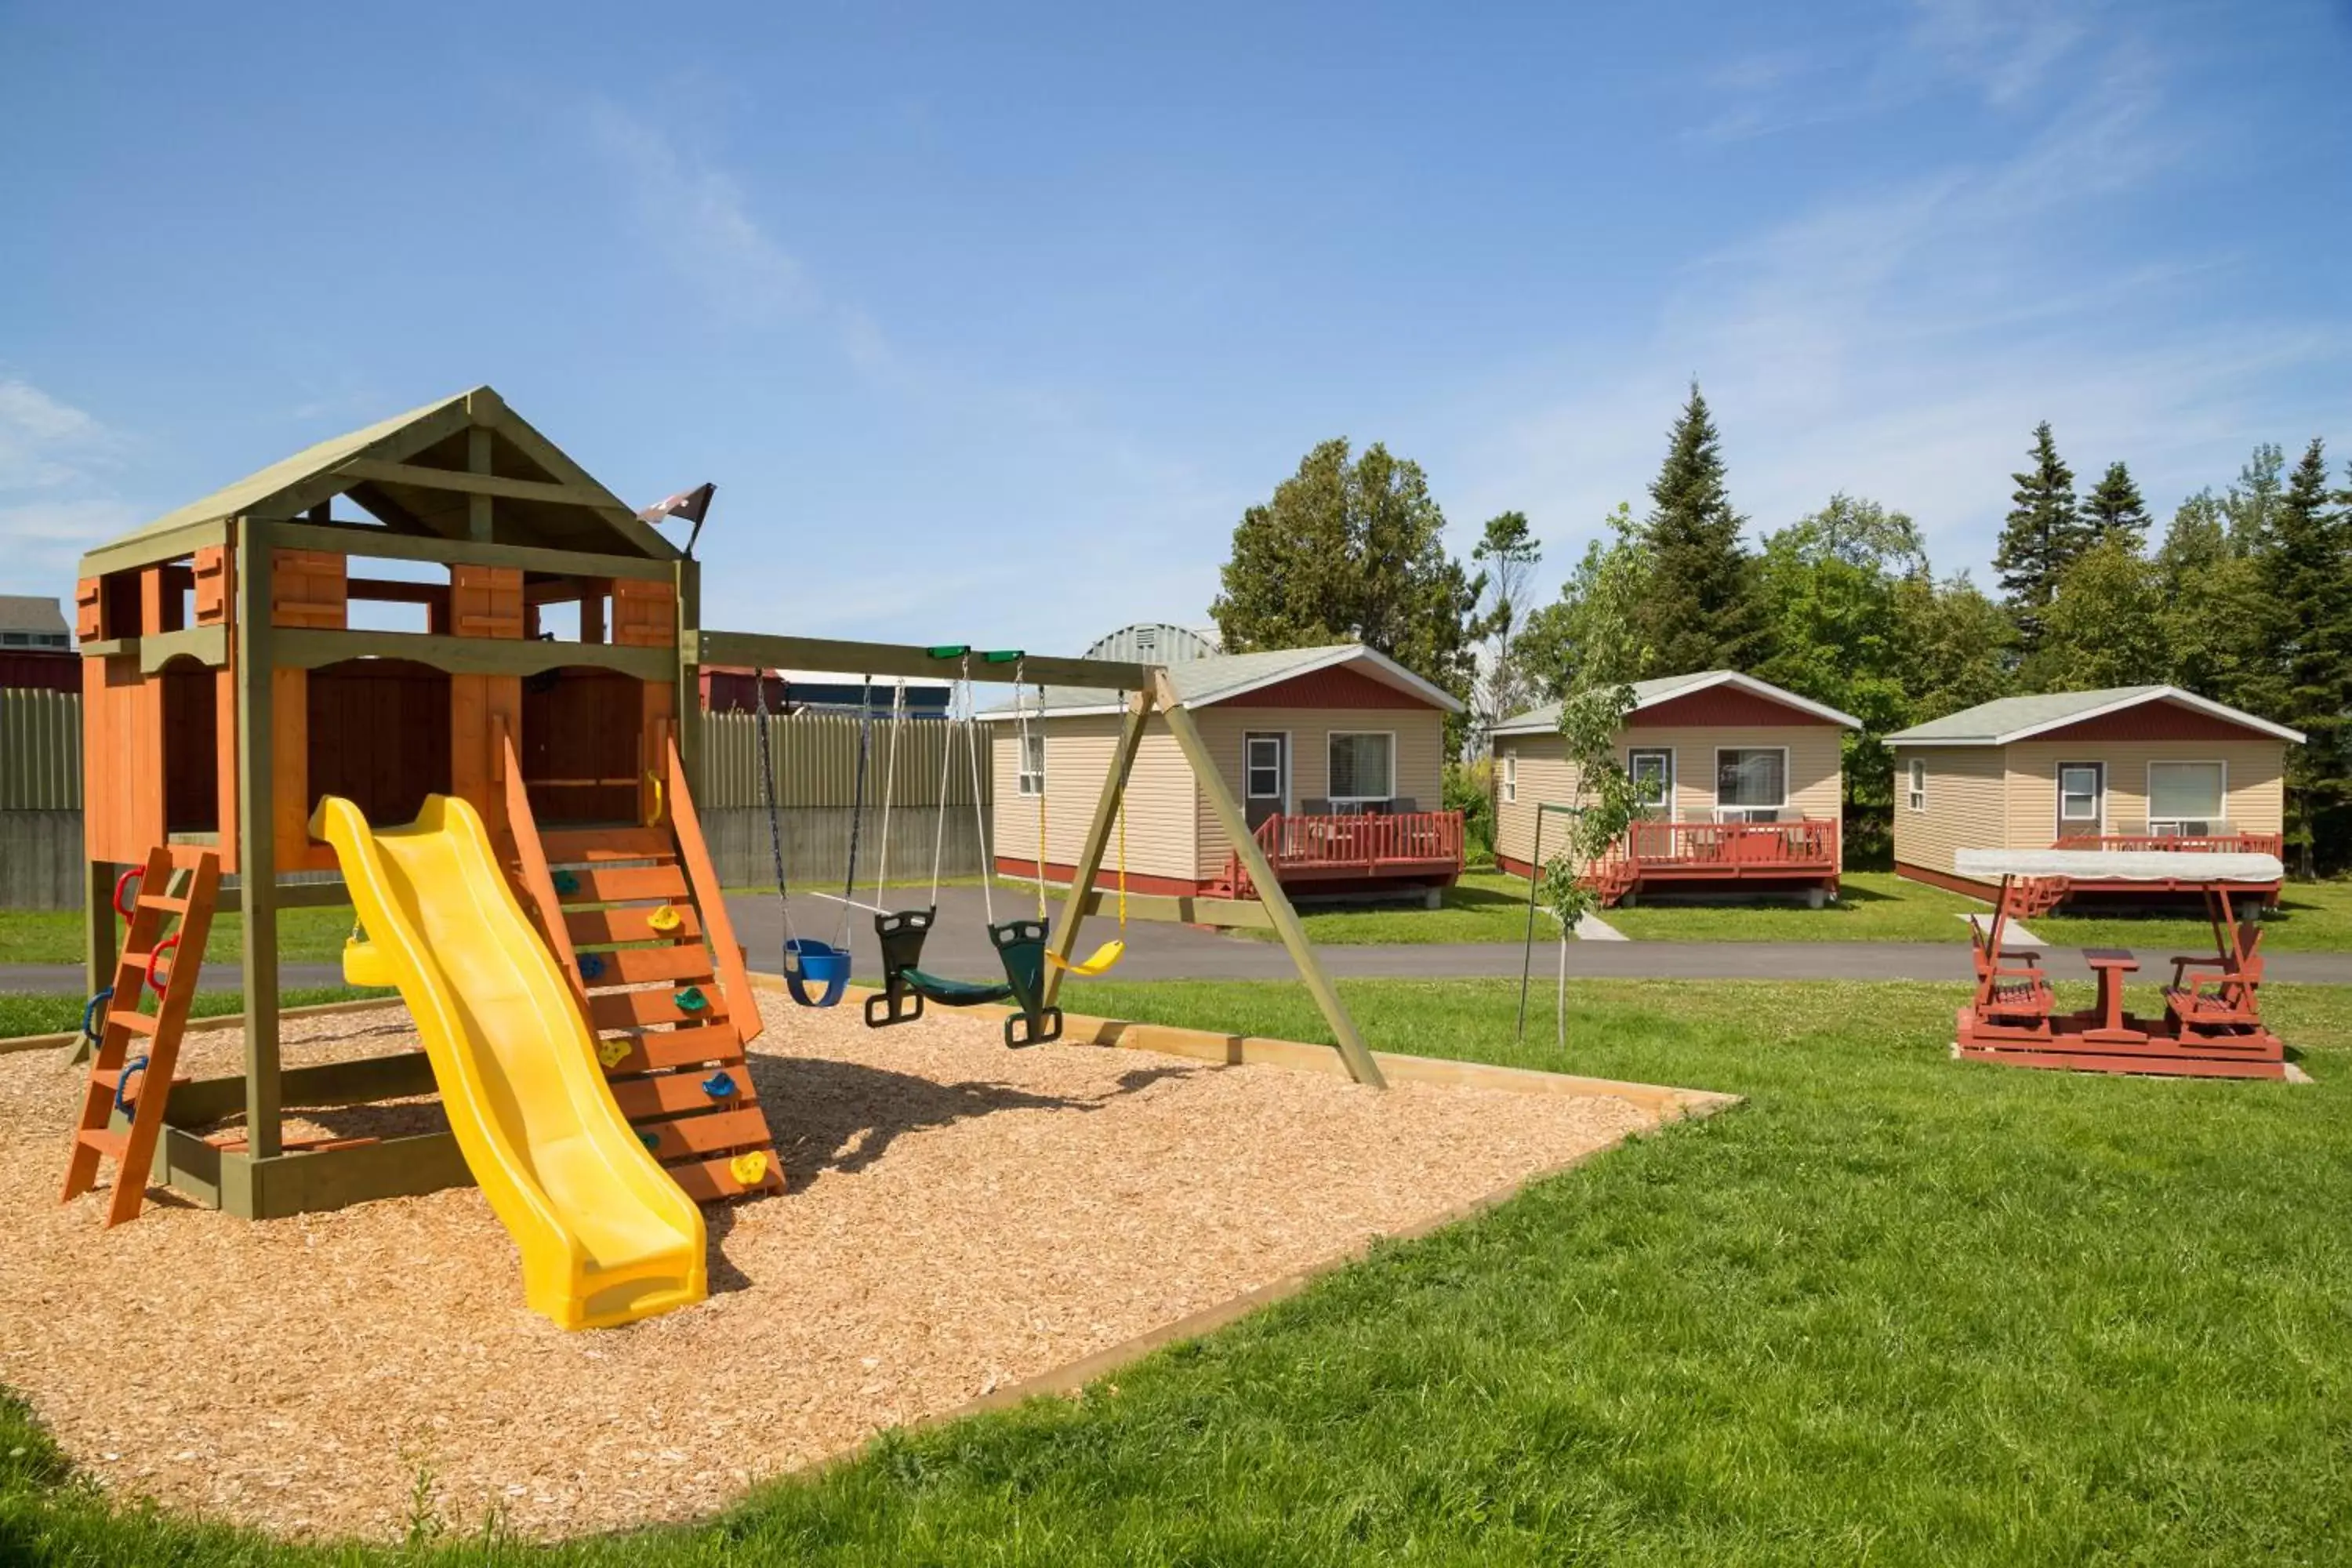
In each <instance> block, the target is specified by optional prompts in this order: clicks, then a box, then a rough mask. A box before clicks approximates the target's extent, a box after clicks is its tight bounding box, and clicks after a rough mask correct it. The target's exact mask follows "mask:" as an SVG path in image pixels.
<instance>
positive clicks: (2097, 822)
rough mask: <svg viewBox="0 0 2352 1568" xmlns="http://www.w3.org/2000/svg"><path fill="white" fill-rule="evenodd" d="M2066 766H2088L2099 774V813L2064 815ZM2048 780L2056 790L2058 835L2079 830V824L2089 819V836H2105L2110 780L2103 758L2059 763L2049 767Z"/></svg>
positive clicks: (2088, 758)
mask: <svg viewBox="0 0 2352 1568" xmlns="http://www.w3.org/2000/svg"><path fill="white" fill-rule="evenodd" d="M2068 768H2089V769H2091V770H2092V771H2093V772H2095V773H2097V774H2098V775H2099V793H2098V796H2097V799H2098V803H2099V814H2098V816H2096V817H2095V818H2086V817H2080V816H2067V815H2066V770H2067V769H2068ZM2050 782H2051V783H2052V784H2053V785H2055V786H2056V788H2057V791H2058V837H2061V838H2063V837H2066V835H2067V834H2069V833H2079V832H2081V831H2082V828H2081V826H2080V824H2082V823H2084V822H2085V821H2089V822H2090V823H2091V836H2092V837H2095V838H2105V837H2106V836H2107V786H2108V784H2109V783H2110V781H2109V779H2108V778H2107V764H2106V763H2105V761H2104V760H2102V759H2099V758H2095V757H2086V758H2083V759H2080V760H2078V761H2075V762H2071V763H2058V764H2057V765H2056V766H2055V767H2053V768H2052V769H2051V772H2050Z"/></svg>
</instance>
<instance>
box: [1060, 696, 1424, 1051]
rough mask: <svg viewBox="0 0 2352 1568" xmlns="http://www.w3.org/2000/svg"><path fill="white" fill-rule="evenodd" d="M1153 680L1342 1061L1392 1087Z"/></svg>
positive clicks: (1209, 765) (1178, 709) (1214, 774)
mask: <svg viewBox="0 0 2352 1568" xmlns="http://www.w3.org/2000/svg"><path fill="white" fill-rule="evenodd" d="M1151 682H1152V688H1151V689H1152V691H1153V693H1154V695H1155V696H1156V697H1157V698H1158V700H1159V703H1160V713H1161V716H1162V717H1164V718H1165V719H1166V720H1167V721H1168V730H1169V733H1171V734H1172V735H1174V736H1175V737H1176V747H1177V749H1178V750H1179V751H1181V752H1183V753H1184V760H1185V762H1186V763H1190V764H1191V765H1192V776H1193V777H1194V778H1195V779H1197V780H1198V781H1199V782H1200V785H1201V793H1202V795H1206V796H1208V798H1209V809H1210V810H1211V811H1213V812H1214V813H1215V814H1216V817H1217V825H1218V826H1220V827H1223V829H1224V830H1225V837H1227V838H1228V839H1230V840H1231V841H1232V843H1233V847H1234V854H1235V855H1237V856H1239V857H1240V858H1241V862H1242V867H1243V869H1244V870H1246V871H1247V872H1248V873H1249V877H1250V881H1251V883H1252V885H1254V886H1255V888H1256V889H1257V897H1258V902H1259V903H1261V904H1263V905H1265V912H1266V913H1267V915H1269V916H1270V917H1272V919H1273V921H1274V929H1275V933H1276V935H1278V936H1279V937H1281V938H1282V945H1283V946H1284V947H1285V948H1286V949H1288V950H1289V952H1290V962H1291V963H1295V964H1297V966H1298V978H1299V979H1301V980H1302V981H1304V982H1306V984H1307V992H1308V994H1310V995H1312V996H1313V997H1314V998H1315V1005H1316V1006H1318V1007H1319V1008H1321V1009H1322V1012H1323V1021H1324V1022H1325V1023H1326V1024H1328V1025H1329V1026H1331V1037H1332V1038H1333V1039H1334V1040H1336V1041H1338V1042H1339V1059H1340V1060H1341V1061H1343V1062H1345V1063H1346V1064H1347V1067H1348V1076H1349V1077H1350V1078H1352V1079H1355V1080H1356V1081H1357V1082H1358V1083H1361V1084H1369V1085H1370V1086H1371V1087H1372V1088H1374V1089H1386V1088H1387V1087H1388V1079H1385V1078H1383V1077H1381V1068H1380V1064H1379V1063H1378V1062H1375V1061H1374V1060H1372V1053H1371V1051H1370V1048H1369V1047H1366V1046H1365V1044H1364V1037H1362V1036H1361V1035H1360V1034H1358V1033H1357V1032H1356V1021H1355V1020H1354V1019H1353V1018H1351V1017H1349V1016H1348V1005H1347V1004H1346V1003H1344V1002H1342V1001H1340V1000H1339V987H1337V986H1335V985H1333V984H1331V977H1330V976H1329V975H1328V974H1326V973H1324V972H1323V962H1322V960H1321V959H1319V958H1318V957H1317V956H1316V955H1315V944H1314V943H1313V942H1309V941H1307V928H1306V927H1305V926H1303V925H1301V924H1299V923H1298V911H1297V910H1294V909H1292V908H1291V907H1290V895H1289V894H1287V893H1286V892H1284V891H1283V890H1282V881H1281V879H1279V878H1277V877H1276V875H1275V874H1274V868H1273V867H1272V866H1270V865H1268V864H1267V863H1266V858H1265V850H1264V849H1262V848H1260V847H1258V842H1257V837H1256V835H1255V834H1253V833H1252V832H1251V831H1250V828H1249V818H1248V817H1247V816H1244V813H1243V811H1242V808H1241V803H1240V802H1239V801H1236V800H1235V799H1234V792H1233V791H1232V790H1230V789H1228V788H1227V787H1225V777H1224V774H1223V773H1220V772H1219V771H1218V770H1217V759H1216V758H1214V757H1213V756H1211V755H1210V754H1209V748H1208V745H1207V743H1206V742H1203V741H1202V739H1201V731H1200V728H1199V726H1197V725H1195V724H1194V723H1193V722H1192V712H1191V710H1188V709H1187V708H1186V707H1185V706H1184V704H1183V703H1182V702H1181V700H1178V698H1177V696H1176V689H1175V687H1174V685H1173V684H1172V683H1171V682H1170V680H1169V679H1168V672H1167V671H1166V670H1164V669H1154V670H1153V671H1152V672H1151ZM1088 880H1091V878H1089V879H1088ZM1083 886H1085V884H1084V883H1079V884H1077V885H1076V887H1073V889H1071V890H1072V892H1073V893H1074V894H1075V893H1076V891H1077V889H1078V888H1079V887H1083Z"/></svg>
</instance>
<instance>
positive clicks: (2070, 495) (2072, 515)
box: [1992, 419, 2091, 654]
mask: <svg viewBox="0 0 2352 1568" xmlns="http://www.w3.org/2000/svg"><path fill="white" fill-rule="evenodd" d="M2032 456H2033V466H2032V468H2028V469H2026V470H2025V472H2023V473H2021V474H2011V476H2010V478H2011V479H2014V480H2016V481H2017V489H2015V490H2014V491H2012V492H2011V496H2010V500H2011V506H2010V509H2009V520H2008V521H2007V522H2006V523H2005V524H2004V525H2003V527H2002V528H2001V531H2000V548H1999V549H1998V550H1996V551H1995V552H1993V558H1992V564H1993V570H1994V571H1995V572H1996V573H1998V574H2000V586H2001V592H2002V593H2003V594H2004V595H2006V596H2007V600H2008V604H2009V611H2010V614H2011V616H2014V617H2015V619H2016V621H2017V635H2018V644H2019V647H2021V649H2022V650H2023V651H2024V652H2026V653H2029V654H2030V653H2032V651H2033V650H2034V649H2035V648H2037V647H2041V646H2042V614H2043V612H2044V611H2046V610H2047V609H2048V608H2049V607H2050V601H2051V600H2052V599H2053V597H2055V596H2056V595H2057V592H2058V580H2059V579H2060V578H2061V577H2063V576H2064V575H2065V574H2066V568H2067V567H2069V566H2072V565H2073V564H2074V561H2075V558H2076V557H2077V556H2079V555H2081V554H2082V553H2083V552H2084V550H2085V549H2087V548H2088V547H2089V545H2090V542H2091V531H2090V530H2089V529H2088V528H2085V527H2084V524H2083V520H2082V518H2081V517H2080V516H2079V515H2078V514H2077V513H2076V511H2075V510H2074V470H2073V469H2071V468H2067V466H2066V464H2065V462H2064V460H2063V458H2060V457H2059V456H2058V443H2057V442H2056V441H2055V440H2054V439H2053V437H2051V434H2050V421H2048V420H2047V419H2044V420H2043V421H2042V423H2041V424H2039V425H2037V426H2034V427H2033V454H2032Z"/></svg>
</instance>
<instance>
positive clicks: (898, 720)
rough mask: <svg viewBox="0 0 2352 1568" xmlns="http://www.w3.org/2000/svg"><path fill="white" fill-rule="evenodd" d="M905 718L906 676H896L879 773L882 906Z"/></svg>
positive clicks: (877, 877)
mask: <svg viewBox="0 0 2352 1568" xmlns="http://www.w3.org/2000/svg"><path fill="white" fill-rule="evenodd" d="M906 721H907V679H906V677H904V676H900V677H899V678H898V689H896V690H895V691H893V692H892V693H891V694H890V760H889V762H888V763H887V764H885V766H886V770H887V771H886V772H884V773H883V775H882V847H881V850H880V852H879V853H878V854H877V855H876V857H875V859H874V907H875V908H877V909H880V908H881V907H882V889H883V885H884V884H885V883H886V882H887V880H888V879H889V874H890V801H891V797H892V796H894V795H897V794H898V731H899V730H900V728H901V727H902V726H903V725H904V724H905V723H906Z"/></svg>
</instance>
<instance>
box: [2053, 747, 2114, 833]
mask: <svg viewBox="0 0 2352 1568" xmlns="http://www.w3.org/2000/svg"><path fill="white" fill-rule="evenodd" d="M2104 771H2105V770H2104V769H2102V768H2101V767H2100V766H2099V764H2098V763H2061V764H2060V765H2059V768H2058V820H2059V822H2060V823H2061V824H2062V825H2063V824H2067V823H2089V824H2091V825H2092V826H2093V829H2094V831H2095V830H2096V827H2097V825H2098V822H2099V820H2100V818H2101V816H2103V815H2104V813H2103V811H2102V809H2101V804H2100V798H2099V797H2100V796H2102V795H2105V794H2106V790H2105V788H2104V787H2103V784H2104V783H2105V781H2104V780H2103V779H2102V778H2101V777H2100V775H2101V773H2103V772H2104Z"/></svg>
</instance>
